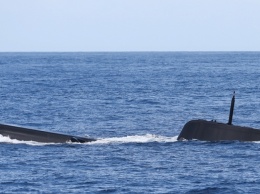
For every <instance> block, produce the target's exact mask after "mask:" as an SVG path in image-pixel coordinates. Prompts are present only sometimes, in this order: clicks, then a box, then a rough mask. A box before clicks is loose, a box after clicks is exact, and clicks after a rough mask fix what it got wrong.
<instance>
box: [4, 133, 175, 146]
mask: <svg viewBox="0 0 260 194" xmlns="http://www.w3.org/2000/svg"><path fill="white" fill-rule="evenodd" d="M177 137H178V136H173V137H166V136H161V135H154V134H146V135H132V136H125V137H110V138H99V139H97V140H96V141H93V142H87V143H83V144H81V145H96V144H99V145H100V144H127V143H150V142H158V143H171V142H176V141H177ZM0 143H9V144H27V145H32V146H44V145H61V143H40V142H35V141H20V140H16V139H10V138H9V137H6V136H2V135H0ZM68 144H80V143H73V142H68Z"/></svg>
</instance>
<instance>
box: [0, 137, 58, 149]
mask: <svg viewBox="0 0 260 194" xmlns="http://www.w3.org/2000/svg"><path fill="white" fill-rule="evenodd" d="M0 143H10V144H28V145H33V146H44V145H51V144H55V143H40V142H36V141H21V140H17V139H10V138H9V137H7V136H2V135H0Z"/></svg>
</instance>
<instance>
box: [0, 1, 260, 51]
mask: <svg viewBox="0 0 260 194" xmlns="http://www.w3.org/2000/svg"><path fill="white" fill-rule="evenodd" d="M3 51H260V0H0V52H3Z"/></svg>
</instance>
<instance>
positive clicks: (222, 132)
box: [177, 120, 260, 141]
mask: <svg viewBox="0 0 260 194" xmlns="http://www.w3.org/2000/svg"><path fill="white" fill-rule="evenodd" d="M177 139H178V140H183V139H186V140H192V139H196V140H201V141H260V130H259V129H254V128H250V127H241V126H235V125H229V124H224V123H218V122H214V121H206V120H191V121H189V122H187V123H186V124H185V125H184V127H183V129H182V131H181V133H180V134H179V136H178V138H177Z"/></svg>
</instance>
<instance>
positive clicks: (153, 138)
mask: <svg viewBox="0 0 260 194" xmlns="http://www.w3.org/2000/svg"><path fill="white" fill-rule="evenodd" d="M177 137H178V136H174V137H166V136H160V135H154V134H146V135H132V136H125V137H111V138H103V139H97V141H93V142H89V143H88V144H110V143H120V144H123V143H148V142H161V143H168V142H176V141H177Z"/></svg>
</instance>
